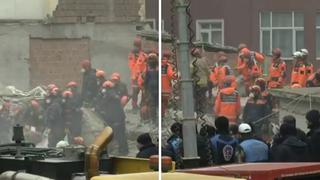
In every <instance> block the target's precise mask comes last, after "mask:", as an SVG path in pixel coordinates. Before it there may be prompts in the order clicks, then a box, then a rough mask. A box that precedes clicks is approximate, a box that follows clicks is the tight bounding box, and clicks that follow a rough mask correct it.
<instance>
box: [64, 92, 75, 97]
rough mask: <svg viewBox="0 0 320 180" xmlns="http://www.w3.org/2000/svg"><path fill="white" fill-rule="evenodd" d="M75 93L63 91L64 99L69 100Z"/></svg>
mask: <svg viewBox="0 0 320 180" xmlns="http://www.w3.org/2000/svg"><path fill="white" fill-rule="evenodd" d="M72 96H73V93H72V92H71V91H63V93H62V97H64V98H67V97H69V98H70V97H72Z"/></svg>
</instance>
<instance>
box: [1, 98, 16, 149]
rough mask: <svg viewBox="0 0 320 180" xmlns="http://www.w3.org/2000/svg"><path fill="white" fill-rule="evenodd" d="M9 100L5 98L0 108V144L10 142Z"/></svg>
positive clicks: (11, 120)
mask: <svg viewBox="0 0 320 180" xmlns="http://www.w3.org/2000/svg"><path fill="white" fill-rule="evenodd" d="M10 108H11V102H10V101H8V100H5V101H4V102H3V104H2V108H1V109H0V122H1V126H0V137H1V138H0V144H7V143H11V142H12V126H13V119H12V116H11V115H10Z"/></svg>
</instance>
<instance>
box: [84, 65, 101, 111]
mask: <svg viewBox="0 0 320 180" xmlns="http://www.w3.org/2000/svg"><path fill="white" fill-rule="evenodd" d="M81 66H82V72H83V80H82V98H83V100H84V102H85V103H86V105H89V106H92V103H93V102H94V100H95V97H96V96H97V93H98V85H97V77H96V69H93V68H92V67H91V62H90V61H89V60H83V61H82V62H81Z"/></svg>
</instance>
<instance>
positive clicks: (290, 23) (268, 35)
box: [260, 12, 304, 58]
mask: <svg viewBox="0 0 320 180" xmlns="http://www.w3.org/2000/svg"><path fill="white" fill-rule="evenodd" d="M303 19H304V16H303V13H300V12H261V13H260V50H261V52H263V53H264V54H268V55H269V54H271V51H272V49H274V48H280V49H281V50H282V56H283V57H284V58H291V56H292V54H293V52H294V51H297V50H299V49H302V48H304V20H303Z"/></svg>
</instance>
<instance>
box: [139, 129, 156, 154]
mask: <svg viewBox="0 0 320 180" xmlns="http://www.w3.org/2000/svg"><path fill="white" fill-rule="evenodd" d="M137 143H138V144H137V148H138V150H139V152H138V154H137V155H136V157H137V158H147V159H149V158H150V156H152V155H157V154H158V147H157V146H156V145H155V144H153V143H152V139H151V137H150V134H149V133H143V134H141V135H139V136H138V138H137Z"/></svg>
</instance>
